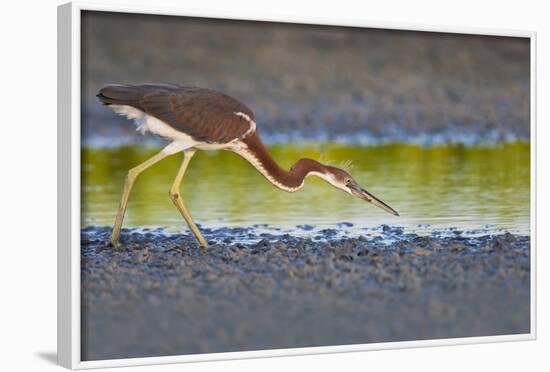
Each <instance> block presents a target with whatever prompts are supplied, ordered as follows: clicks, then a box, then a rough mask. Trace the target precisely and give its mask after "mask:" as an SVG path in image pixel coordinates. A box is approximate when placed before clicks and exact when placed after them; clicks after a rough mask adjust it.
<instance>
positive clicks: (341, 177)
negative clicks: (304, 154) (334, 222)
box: [315, 165, 399, 216]
mask: <svg viewBox="0 0 550 372" xmlns="http://www.w3.org/2000/svg"><path fill="white" fill-rule="evenodd" d="M315 175H316V176H318V177H320V178H322V179H324V180H325V181H327V182H328V183H330V184H331V185H332V186H334V187H336V188H338V189H340V190H343V191H345V192H347V193H348V194H351V195H353V196H355V197H357V198H359V199H361V200H364V201H366V202H369V203H371V204H373V205H375V206H377V207H378V208H381V209H383V210H385V211H386V212H388V213H391V214H393V215H395V216H399V213H397V212H396V211H395V210H394V209H393V208H392V207H390V206H389V205H387V204H386V203H384V202H383V201H382V200H380V199H378V198H377V197H375V196H374V195H372V194H371V193H370V192H368V191H367V190H365V189H364V188H362V187H361V186H360V185H359V183H357V181H355V180H354V179H353V177H352V176H351V175H350V174H349V173H348V171H347V170H344V169H342V168H339V167H334V166H331V165H325V166H324V167H323V170H322V172H319V173H318V174H315Z"/></svg>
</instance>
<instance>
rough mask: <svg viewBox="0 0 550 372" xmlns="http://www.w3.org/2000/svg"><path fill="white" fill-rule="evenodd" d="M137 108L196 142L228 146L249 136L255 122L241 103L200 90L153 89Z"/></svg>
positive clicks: (217, 93)
mask: <svg viewBox="0 0 550 372" xmlns="http://www.w3.org/2000/svg"><path fill="white" fill-rule="evenodd" d="M139 108H140V109H141V110H143V111H144V112H146V113H147V114H149V115H152V116H154V117H156V118H157V119H159V120H162V121H163V122H165V123H166V124H168V125H170V126H171V127H173V128H174V129H176V130H178V131H181V132H183V133H185V134H187V135H189V136H191V137H193V138H194V139H195V140H197V141H202V142H207V143H227V142H230V141H232V140H234V139H238V138H242V137H243V136H245V135H246V134H247V133H249V130H250V128H251V127H252V123H251V120H254V119H253V117H254V115H253V113H252V111H251V110H250V109H248V108H247V107H246V106H245V105H244V104H242V103H241V102H239V101H237V100H236V99H234V98H232V97H229V96H227V95H225V94H222V93H219V92H215V91H212V90H208V89H202V88H192V87H179V88H173V89H157V90H152V91H150V92H148V93H147V94H145V95H144V96H143V97H142V99H141V100H140V101H139ZM239 113H241V114H239ZM242 114H245V115H242Z"/></svg>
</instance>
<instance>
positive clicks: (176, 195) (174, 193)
mask: <svg viewBox="0 0 550 372" xmlns="http://www.w3.org/2000/svg"><path fill="white" fill-rule="evenodd" d="M168 195H170V199H172V200H178V199H179V197H180V193H179V192H177V191H173V190H170V191H168Z"/></svg>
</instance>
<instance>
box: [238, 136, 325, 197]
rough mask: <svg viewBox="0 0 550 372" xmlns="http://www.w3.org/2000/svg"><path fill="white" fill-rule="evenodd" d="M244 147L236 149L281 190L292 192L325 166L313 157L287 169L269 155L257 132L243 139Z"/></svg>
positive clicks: (299, 161) (322, 171)
mask: <svg viewBox="0 0 550 372" xmlns="http://www.w3.org/2000/svg"><path fill="white" fill-rule="evenodd" d="M243 142H244V144H246V148H244V149H241V150H239V151H238V153H239V155H241V156H242V157H244V158H245V159H246V160H248V161H249V162H250V164H252V165H253V166H254V168H256V169H257V170H258V172H260V173H261V174H262V175H263V176H264V177H265V178H266V179H267V180H268V181H269V182H271V183H272V184H273V185H275V186H276V187H278V188H280V189H281V190H284V191H288V192H294V191H298V190H299V189H301V188H302V186H303V185H304V179H305V178H306V177H307V176H308V175H310V174H317V175H319V176H322V175H323V174H325V169H326V167H325V166H324V165H323V164H321V163H319V162H318V161H316V160H313V159H307V158H306V159H300V160H298V161H297V162H296V163H294V165H293V166H292V167H291V168H290V171H287V170H285V169H283V168H281V167H280V166H279V164H277V162H276V161H275V160H274V159H273V158H272V157H271V155H270V154H269V152H268V151H267V149H266V148H265V146H264V144H263V143H262V141H261V139H260V136H259V135H258V133H257V132H255V133H253V134H252V135H250V136H248V137H246V138H244V139H243Z"/></svg>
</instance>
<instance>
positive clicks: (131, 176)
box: [111, 151, 171, 248]
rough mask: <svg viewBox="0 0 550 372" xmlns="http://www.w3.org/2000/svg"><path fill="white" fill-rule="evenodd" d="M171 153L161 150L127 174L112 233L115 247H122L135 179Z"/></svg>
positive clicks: (112, 241) (112, 242)
mask: <svg viewBox="0 0 550 372" xmlns="http://www.w3.org/2000/svg"><path fill="white" fill-rule="evenodd" d="M169 155H171V153H168V152H164V151H162V152H159V153H158V154H156V155H155V156H153V157H152V158H150V159H149V160H146V161H145V162H143V163H141V164H140V165H138V166H137V167H134V168H132V169H130V170H129V171H128V175H127V176H126V182H125V183H124V190H123V192H122V198H121V199H120V206H119V207H118V214H117V216H116V220H115V226H114V227H113V232H112V233H111V244H112V245H113V247H115V248H120V244H119V243H118V237H119V235H120V229H121V228H122V221H123V220H124V214H125V213H126V207H127V205H128V198H129V197H130V192H131V191H132V186H134V181H135V180H136V178H137V176H139V174H140V173H141V172H143V171H144V170H145V169H147V168H149V167H150V166H151V165H153V164H155V163H157V162H158V161H160V160H162V159H164V158H165V157H167V156H169Z"/></svg>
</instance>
